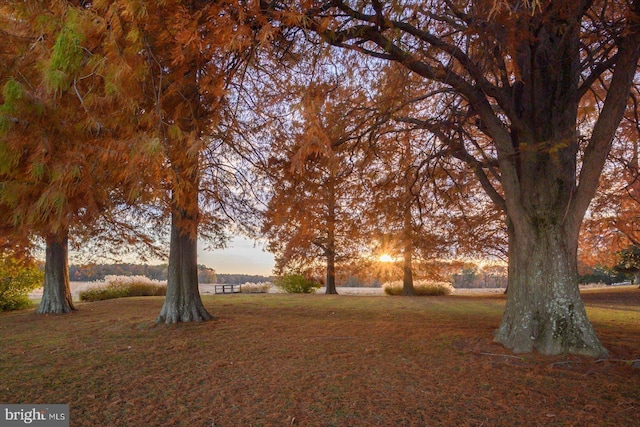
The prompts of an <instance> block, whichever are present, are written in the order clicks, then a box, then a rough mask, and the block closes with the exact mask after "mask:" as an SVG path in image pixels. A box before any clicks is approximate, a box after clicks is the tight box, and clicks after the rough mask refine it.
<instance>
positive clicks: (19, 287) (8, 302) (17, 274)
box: [0, 255, 44, 311]
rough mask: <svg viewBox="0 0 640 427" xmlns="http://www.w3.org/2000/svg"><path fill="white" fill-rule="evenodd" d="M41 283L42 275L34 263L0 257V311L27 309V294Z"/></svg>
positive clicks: (28, 303)
mask: <svg viewBox="0 0 640 427" xmlns="http://www.w3.org/2000/svg"><path fill="white" fill-rule="evenodd" d="M43 282H44V273H43V272H42V271H41V270H40V269H39V268H38V267H37V266H36V265H35V263H34V262H32V261H30V260H22V259H18V258H14V257H11V256H5V255H0V311H9V310H20V309H22V308H27V307H29V306H30V305H31V301H29V295H28V294H29V292H31V291H32V290H34V289H36V288H39V287H41V286H42V284H43Z"/></svg>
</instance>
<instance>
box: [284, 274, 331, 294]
mask: <svg viewBox="0 0 640 427" xmlns="http://www.w3.org/2000/svg"><path fill="white" fill-rule="evenodd" d="M275 284H276V286H277V287H278V288H280V289H282V290H283V291H285V292H287V293H290V294H312V293H314V292H315V291H317V290H318V289H320V288H321V287H322V285H321V284H320V283H318V282H316V281H314V280H311V279H307V278H306V277H304V276H303V275H301V274H286V275H284V276H281V277H279V278H278V279H277V280H276V283H275Z"/></svg>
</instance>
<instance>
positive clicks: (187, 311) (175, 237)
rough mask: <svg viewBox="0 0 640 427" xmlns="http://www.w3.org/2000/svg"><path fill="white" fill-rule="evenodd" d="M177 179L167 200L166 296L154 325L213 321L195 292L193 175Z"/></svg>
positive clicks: (195, 186) (195, 201) (195, 181)
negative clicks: (169, 212)
mask: <svg viewBox="0 0 640 427" xmlns="http://www.w3.org/2000/svg"><path fill="white" fill-rule="evenodd" d="M194 170H195V168H194ZM181 178H182V180H181V181H178V183H179V185H178V184H176V187H178V189H179V190H174V193H173V196H172V201H171V204H172V208H171V241H170V243H169V245H170V246H169V267H168V275H167V296H166V298H165V300H164V305H163V306H162V310H160V315H159V316H158V319H157V320H156V322H157V323H160V322H164V323H178V322H201V321H203V320H210V319H212V318H213V317H212V316H211V315H210V314H209V313H208V312H207V310H206V309H205V308H204V305H203V304H202V299H201V298H200V291H199V289H198V237H197V236H198V233H197V230H198V215H199V211H198V191H197V189H198V178H197V173H196V172H192V174H190V175H187V176H183V177H181ZM178 191H179V192H178ZM176 193H178V194H179V196H177V195H176ZM179 202H180V205H179Z"/></svg>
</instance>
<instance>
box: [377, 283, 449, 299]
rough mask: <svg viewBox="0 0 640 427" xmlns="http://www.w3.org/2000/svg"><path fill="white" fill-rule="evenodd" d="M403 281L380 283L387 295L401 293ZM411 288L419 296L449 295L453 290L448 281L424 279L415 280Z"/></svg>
mask: <svg viewBox="0 0 640 427" xmlns="http://www.w3.org/2000/svg"><path fill="white" fill-rule="evenodd" d="M402 287H403V283H402V281H400V280H397V281H395V282H387V283H385V284H384V285H382V289H384V293H385V294H387V295H402ZM413 289H414V290H415V292H416V295H419V296H425V295H426V296H441V295H450V294H451V293H452V292H453V286H451V284H450V283H448V282H429V281H426V280H415V281H414V282H413Z"/></svg>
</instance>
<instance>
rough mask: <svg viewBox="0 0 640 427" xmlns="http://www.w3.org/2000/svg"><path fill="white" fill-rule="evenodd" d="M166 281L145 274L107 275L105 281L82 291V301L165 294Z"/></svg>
mask: <svg viewBox="0 0 640 427" xmlns="http://www.w3.org/2000/svg"><path fill="white" fill-rule="evenodd" d="M166 294H167V285H166V283H163V282H160V281H158V280H151V279H149V278H147V277H144V276H106V277H105V278H104V283H99V284H96V286H93V287H91V288H89V289H86V290H84V291H82V292H80V301H90V302H91V301H102V300H106V299H114V298H125V297H144V296H164V295H166Z"/></svg>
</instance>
